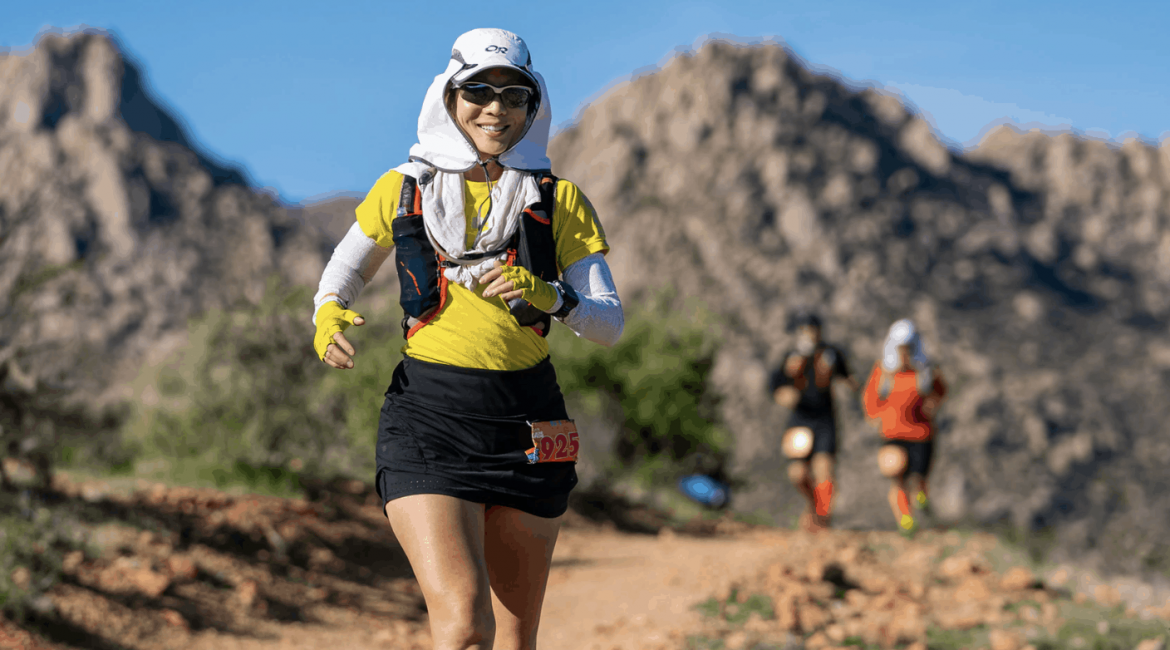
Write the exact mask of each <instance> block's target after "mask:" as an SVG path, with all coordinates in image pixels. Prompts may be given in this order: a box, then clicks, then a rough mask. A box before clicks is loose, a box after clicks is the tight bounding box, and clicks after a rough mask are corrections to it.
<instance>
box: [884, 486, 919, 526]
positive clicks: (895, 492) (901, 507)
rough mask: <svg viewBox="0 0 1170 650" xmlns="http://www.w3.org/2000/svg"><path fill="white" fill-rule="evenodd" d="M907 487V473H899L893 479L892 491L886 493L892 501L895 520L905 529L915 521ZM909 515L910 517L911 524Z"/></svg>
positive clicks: (891, 506)
mask: <svg viewBox="0 0 1170 650" xmlns="http://www.w3.org/2000/svg"><path fill="white" fill-rule="evenodd" d="M905 487H906V485H905V475H899V476H897V477H895V478H894V479H893V480H892V481H891V485H890V491H889V493H888V494H887V495H886V496H887V499H888V500H889V502H890V511H891V512H893V513H894V521H896V522H898V525H899V527H900V528H902V529H904V530H905V529H908V527H909V526H913V523H914V519H913V517H911V516H910V502H909V500H908V499H907V497H906V492H905ZM907 517H909V518H910V519H909V525H908V524H907V519H906V518H907Z"/></svg>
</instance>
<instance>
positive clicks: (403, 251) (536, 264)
mask: <svg viewBox="0 0 1170 650" xmlns="http://www.w3.org/2000/svg"><path fill="white" fill-rule="evenodd" d="M424 177H425V174H424ZM426 180H429V179H426V178H424V181H426ZM536 185H537V187H538V188H539V189H540V201H539V202H537V203H536V204H534V205H530V206H528V207H526V208H525V209H524V212H523V213H522V214H521V215H520V227H519V228H518V229H517V230H516V234H515V235H513V236H512V238H511V239H510V240H509V241H508V244H507V246H506V247H505V248H504V249H502V250H498V251H489V252H487V253H481V254H477V255H474V256H469V257H468V258H467V259H483V258H487V257H495V256H497V255H499V254H501V253H504V252H507V254H508V259H507V262H506V263H507V264H508V265H509V266H522V267H524V268H526V269H528V270H529V272H531V273H532V274H533V275H535V276H536V277H538V278H540V279H541V280H544V281H545V282H551V281H552V280H556V279H557V276H558V273H557V253H556V240H555V239H554V238H553V229H552V215H553V209H554V206H555V203H556V194H557V178H556V177H555V176H553V175H552V174H537V175H536ZM391 230H392V233H393V239H394V250H395V258H394V259H395V265H394V266H395V270H397V271H398V285H399V293H398V302H399V304H400V305H402V312H403V314H404V315H403V317H402V335H403V336H404V337H405V338H407V339H409V338H410V337H411V336H414V334H415V333H416V332H418V330H420V329H422V328H423V327H424V326H425V325H426V324H427V323H429V322H431V321H432V320H433V319H434V318H435V316H437V315H438V314H439V312H441V311H442V310H443V307H444V306H446V304H447V284H448V280H447V276H445V275H444V274H443V269H446V268H451V267H454V266H457V265H456V264H455V263H453V262H451V261H449V260H447V258H446V257H444V256H443V255H442V254H441V253H439V252H438V251H436V250H435V248H434V246H432V245H431V240H430V238H428V237H427V231H426V225H425V224H424V223H423V212H422V193H421V192H419V191H418V180H417V179H415V178H414V177H412V176H407V175H405V174H404V175H403V177H402V192H401V193H400V194H399V197H398V213H397V214H396V215H395V218H394V222H393V223H392V224H391ZM508 310H509V311H510V312H511V313H512V316H513V318H515V319H516V322H517V323H519V324H520V325H521V326H522V327H531V328H532V329H534V330H536V332H538V333H539V334H540V335H541V336H548V331H549V329H550V328H551V327H552V317H551V316H550V315H549V314H547V313H545V312H543V311H541V310H539V309H537V308H536V307H533V306H532V305H531V304H530V303H529V302H528V301H527V300H524V299H523V298H517V299H515V300H512V301H511V302H509V303H508Z"/></svg>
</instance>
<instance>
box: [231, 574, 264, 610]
mask: <svg viewBox="0 0 1170 650" xmlns="http://www.w3.org/2000/svg"><path fill="white" fill-rule="evenodd" d="M259 595H260V586H259V585H257V584H256V581H255V580H245V581H243V582H241V583H240V584H238V585H236V598H238V599H239V601H240V604H241V605H243V606H244V608H245V609H251V608H252V606H253V605H255V604H256V600H257V598H258V597H259Z"/></svg>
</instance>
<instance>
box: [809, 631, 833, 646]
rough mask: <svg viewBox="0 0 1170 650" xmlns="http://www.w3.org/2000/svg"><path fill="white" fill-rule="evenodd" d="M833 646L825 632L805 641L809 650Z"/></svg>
mask: <svg viewBox="0 0 1170 650" xmlns="http://www.w3.org/2000/svg"><path fill="white" fill-rule="evenodd" d="M832 644H833V642H832V641H830V640H829V637H827V636H825V634H824V632H817V633H816V634H814V635H812V636H810V637H809V638H807V639H805V641H804V647H805V648H807V649H808V650H820V648H824V647H827V646H830V645H832Z"/></svg>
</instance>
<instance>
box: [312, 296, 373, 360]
mask: <svg viewBox="0 0 1170 650" xmlns="http://www.w3.org/2000/svg"><path fill="white" fill-rule="evenodd" d="M356 318H363V317H362V315H361V314H359V313H357V312H356V311H351V310H349V309H342V308H341V305H339V304H337V301H334V300H330V301H329V302H327V303H325V304H323V305H321V308H320V309H318V310H317V318H316V319H315V320H316V321H317V335H316V336H314V337H313V349H314V350H316V351H317V358H318V359H320V360H322V361H324V360H325V350H326V349H327V348H328V347H329V344H330V343H333V344H335V345H336V344H337V341H334V340H333V335H334V334H336V333H337V332H344V331H345V330H346V329H347V328H348V327H349V326H350V325H353V321H354V319H356Z"/></svg>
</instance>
